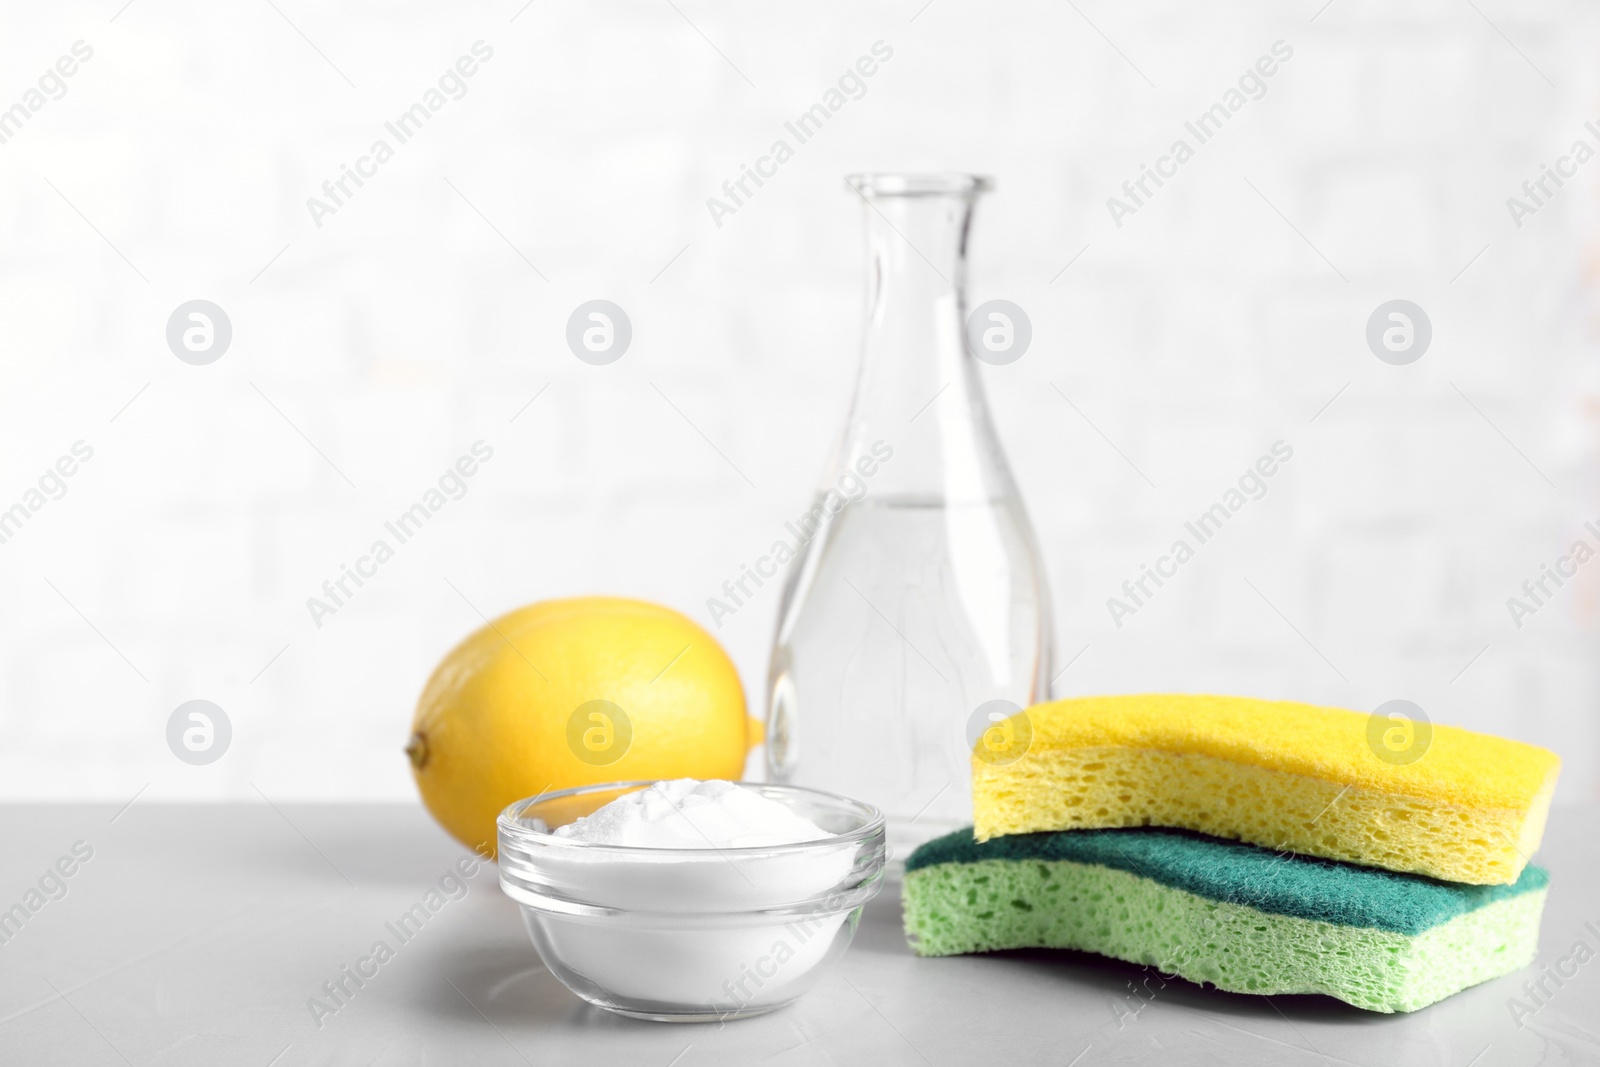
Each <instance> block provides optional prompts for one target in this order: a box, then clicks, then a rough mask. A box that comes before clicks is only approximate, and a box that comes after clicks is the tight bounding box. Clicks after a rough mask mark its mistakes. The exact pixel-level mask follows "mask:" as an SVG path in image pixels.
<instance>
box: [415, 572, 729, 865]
mask: <svg viewBox="0 0 1600 1067" xmlns="http://www.w3.org/2000/svg"><path fill="white" fill-rule="evenodd" d="M760 740H761V725H760V723H758V722H756V721H755V720H753V719H751V718H749V717H748V716H747V715H746V714H745V702H744V689H743V687H742V686H741V685H740V684H739V675H738V673H737V672H736V671H735V670H734V667H733V663H732V662H731V661H730V660H729V659H728V656H727V653H725V652H724V651H723V650H722V647H721V646H720V645H719V644H717V641H716V639H715V638H713V637H712V636H711V635H710V634H708V633H706V631H705V630H703V629H701V628H700V627H699V626H698V625H696V624H695V623H694V622H693V621H692V620H690V619H688V618H686V617H684V616H683V615H680V614H679V613H678V612H676V611H673V610H671V609H669V608H664V607H661V606H660V605H658V604H650V603H646V602H645V601H641V600H627V599H622V598H619V597H579V598H575V599H571V600H548V601H544V602H541V603H538V604H530V605H528V606H527V607H524V608H519V609H518V610H516V611H513V612H511V613H510V614H508V615H503V616H501V617H500V618H498V619H496V620H494V621H493V622H491V623H489V624H488V625H487V626H484V627H483V628H482V629H479V630H477V631H476V632H474V633H473V634H471V635H470V636H469V637H467V639H466V640H465V641H462V642H461V644H459V645H457V646H456V647H455V648H454V649H453V650H451V652H450V654H449V655H447V656H445V658H444V660H443V662H441V663H440V664H439V666H438V667H437V668H436V669H435V670H434V672H433V676H432V677H431V678H429V679H428V684H427V686H426V687H425V688H424V689H423V691H422V697H421V699H420V700H419V701H418V702H417V714H416V718H415V719H414V720H413V722H412V725H411V740H410V741H409V742H408V743H407V745H406V754H407V755H408V756H410V758H411V768H412V772H413V774H414V775H415V776H416V779H417V788H418V790H419V791H421V793H422V802H423V803H424V804H426V805H427V807H428V810H429V811H430V812H432V813H433V816H434V818H436V819H438V820H439V823H440V825H442V826H443V827H444V828H445V829H446V830H448V831H449V832H450V833H451V834H452V835H453V836H454V837H455V838H456V839H457V840H459V841H461V842H462V843H463V844H465V845H466V846H467V847H469V848H473V849H476V850H477V851H479V852H481V853H483V854H484V855H493V854H494V850H495V818H496V816H498V815H499V814H500V812H501V810H502V809H504V808H505V807H506V805H508V804H511V803H512V802H514V801H516V800H519V799H522V798H523V797H531V796H537V795H538V794H540V793H548V792H554V791H555V790H558V789H569V788H571V787H573V786H580V785H590V784H596V783H602V782H617V781H628V780H632V779H640V778H729V779H738V778H739V777H741V776H742V772H743V770H744V764H745V755H746V753H747V752H749V750H750V749H751V748H752V747H754V746H755V745H756V744H758V743H759V742H760Z"/></svg>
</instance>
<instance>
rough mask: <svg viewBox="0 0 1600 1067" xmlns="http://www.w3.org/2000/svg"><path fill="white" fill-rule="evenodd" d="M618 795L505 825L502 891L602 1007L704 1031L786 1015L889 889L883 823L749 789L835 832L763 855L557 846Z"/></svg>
mask: <svg viewBox="0 0 1600 1067" xmlns="http://www.w3.org/2000/svg"><path fill="white" fill-rule="evenodd" d="M652 784H654V783H652V782H649V781H640V782H613V783H609V784H605V785H591V786H583V787H581V788H578V789H565V790H562V791H561V792H559V793H548V794H545V795H543V796H539V797H534V798H532V799H530V800H519V801H517V802H516V803H515V804H512V805H511V806H510V807H508V808H506V810H505V811H503V812H501V813H500V819H499V844H500V852H499V862H500V888H501V889H503V890H505V893H506V895H507V896H509V897H510V898H511V899H512V900H515V901H516V902H517V903H518V904H519V905H520V906H521V909H522V921H523V925H524V926H526V927H527V928H528V936H529V937H530V938H532V939H533V944H534V947H535V948H537V949H538V950H539V955H540V957H541V958H542V959H543V960H544V962H545V966H547V967H549V968H550V971H551V973H552V974H554V975H555V976H556V977H557V978H559V979H560V980H561V982H562V984H563V985H565V986H566V987H567V988H568V989H570V990H572V991H573V992H574V993H576V994H577V995H578V996H580V997H582V998H583V999H584V1000H587V1001H588V1002H589V1003H591V1004H596V1005H599V1006H600V1007H602V1008H607V1009H609V1010H611V1011H615V1012H619V1013H621V1014H623V1015H631V1016H634V1017H635V1018H642V1019H657V1020H663V1021H681V1022H703V1021H710V1020H721V1019H736V1018H742V1017H744V1016H749V1015H760V1014H761V1013H763V1012H768V1011H772V1010H773V1009H774V1008H781V1007H783V1006H784V1005H785V1004H788V1003H790V1002H791V1001H793V1000H795V999H796V998H797V997H799V996H800V995H801V994H803V993H804V992H805V991H806V990H808V989H810V988H811V986H812V985H813V984H814V983H815V982H816V979H817V976H818V975H819V974H820V973H821V972H822V969H823V968H824V967H825V966H826V965H827V964H829V963H830V962H832V961H833V960H835V959H837V958H838V957H839V956H841V955H843V953H844V951H845V949H846V948H848V947H849V945H850V939H851V938H852V937H854V936H855V929H856V924H857V923H858V922H859V920H860V917H861V908H862V905H864V904H866V902H867V901H869V900H871V899H872V898H873V897H875V896H877V895H878V891H879V890H880V889H881V888H883V864H884V821H883V813H882V812H880V811H878V809H877V808H874V807H873V806H872V805H870V804H863V803H861V802H860V801H856V800H849V799H847V798H845V797H841V796H835V795H834V794H832V793H823V792H820V791H818V790H815V789H804V788H801V787H799V786H789V785H768V784H763V783H753V782H744V783H740V784H741V785H743V786H744V787H745V788H746V789H751V790H753V791H755V792H757V793H759V794H761V795H762V796H764V797H767V798H769V799H771V800H775V801H778V802H779V803H781V804H784V805H786V806H787V807H789V808H790V809H791V810H792V811H794V812H795V813H796V814H798V815H801V816H804V817H805V818H807V819H810V820H811V821H812V822H814V823H816V824H817V825H818V826H820V827H822V828H823V829H824V830H827V831H829V832H830V833H831V834H832V835H833V836H831V837H827V838H823V839H821V840H818V841H804V842H800V843H798V844H792V845H772V846H763V847H757V848H724V849H714V848H710V847H708V848H704V849H671V848H631V847H624V846H620V845H595V844H590V843H587V842H583V841H574V840H571V839H569V838H563V837H556V836H554V835H553V834H552V833H551V831H552V830H554V829H556V828H557V827H559V826H565V825H566V824H567V823H570V822H572V821H574V820H576V819H578V818H580V817H582V816H584V815H588V814H589V813H590V812H593V811H594V810H595V809H597V808H599V807H601V806H603V805H605V804H608V803H610V802H611V801H612V800H615V799H616V798H617V797H619V796H621V795H623V794H624V793H629V792H632V791H634V790H636V789H643V788H646V787H648V786H650V785H652Z"/></svg>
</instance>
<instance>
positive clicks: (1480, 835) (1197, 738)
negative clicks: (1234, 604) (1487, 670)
mask: <svg viewBox="0 0 1600 1067" xmlns="http://www.w3.org/2000/svg"><path fill="white" fill-rule="evenodd" d="M1007 727H1008V728H1007V729H1006V730H1005V731H1002V732H1003V733H1004V737H1005V738H1006V739H1009V743H1010V744H1012V745H1013V749H1012V750H1011V753H1010V754H1008V753H1007V750H1006V749H1005V748H1004V746H1001V747H999V748H996V747H995V745H994V739H995V737H997V736H999V735H998V734H996V733H995V731H991V732H990V734H988V735H986V736H985V738H984V739H983V740H980V741H979V743H978V745H977V746H976V747H975V749H974V753H973V761H972V779H973V780H972V806H973V821H974V830H975V834H976V837H977V839H978V840H979V841H985V840H988V839H989V838H991V837H996V836H999V835H1002V834H1021V833H1030V832H1033V831H1039V830H1079V829H1094V828H1105V827H1118V826H1152V825H1153V826H1173V827H1180V828H1183V829H1188V830H1196V831H1199V832H1200V833H1205V834H1211V835H1212V836H1214V837H1226V838H1234V839H1237V840H1241V841H1248V842H1250V843H1251V844H1255V845H1263V846H1266V847H1268V848H1281V849H1287V850H1289V851H1293V852H1297V853H1301V854H1303V855H1310V856H1323V857H1326V858H1328V859H1335V860H1343V861H1345V862H1348V863H1359V864H1364V865H1366V866H1369V867H1386V868H1388V869H1389V870H1393V871H1409V872H1413V873H1417V874H1426V875H1430V876H1432V877H1434V878H1442V879H1445V880H1447V881H1452V882H1471V883H1475V884H1479V885H1485V884H1494V883H1499V884H1510V883H1512V882H1515V881H1516V880H1517V877H1518V876H1519V875H1520V874H1521V873H1522V868H1523V866H1524V865H1525V864H1526V863H1527V861H1528V858H1529V857H1530V856H1532V855H1533V853H1534V851H1535V850H1536V849H1537V848H1538V847H1539V840H1540V838H1541V837H1542V836H1543V835H1544V823H1545V816H1546V815H1547V814H1548V812H1549V808H1550V795H1551V793H1552V792H1553V791H1554V790H1555V783H1556V774H1557V773H1558V771H1559V770H1560V767H1561V760H1560V759H1559V758H1558V757H1557V756H1556V754H1555V753H1553V752H1550V751H1548V750H1547V749H1543V748H1538V747H1536V746H1534V745H1526V744H1522V743H1521V742H1517V741H1507V740H1504V739H1501V738H1498V737H1490V736H1489V735H1487V734H1479V733H1473V732H1472V731H1470V730H1462V729H1459V728H1456V727H1453V726H1433V727H1432V728H1431V737H1425V736H1424V733H1423V730H1425V729H1426V727H1421V728H1417V732H1416V733H1415V734H1414V735H1408V736H1410V739H1411V740H1412V741H1413V742H1415V743H1416V744H1415V748H1414V749H1413V753H1415V752H1420V756H1417V757H1416V758H1414V759H1413V760H1412V761H1411V762H1403V761H1402V760H1403V759H1404V758H1405V757H1398V758H1397V757H1396V756H1394V754H1393V753H1392V751H1391V749H1386V748H1385V747H1384V745H1383V743H1382V741H1381V740H1380V739H1382V738H1383V737H1384V734H1385V732H1386V731H1389V730H1391V729H1401V730H1402V731H1403V730H1404V729H1405V726H1404V724H1399V725H1397V726H1391V725H1390V724H1389V723H1388V722H1387V721H1384V720H1380V721H1378V722H1377V723H1375V724H1374V723H1373V722H1372V716H1368V715H1365V714H1362V713H1360V712H1355V711H1344V710H1341V709H1338V708H1319V707H1313V706H1311V705H1309V704H1292V703H1287V702H1278V701H1267V700H1252V699H1249V698H1247V697H1221V696H1170V695H1146V696H1120V697H1086V698H1081V699H1076V700H1058V701H1056V702H1054V703H1050V704H1039V705H1036V706H1034V707H1031V708H1028V709H1027V710H1026V711H1022V712H1018V713H1017V714H1016V715H1014V716H1012V719H1011V721H1010V722H1009V723H1008V724H1007ZM1424 740H1425V741H1426V747H1425V748H1424V747H1423V744H1422V742H1423V741H1424ZM1024 746H1026V751H1025V752H1022V753H1021V755H1020V756H1017V755H1015V752H1016V750H1020V749H1022V748H1023V747H1024ZM1392 747H1393V746H1391V748H1392Z"/></svg>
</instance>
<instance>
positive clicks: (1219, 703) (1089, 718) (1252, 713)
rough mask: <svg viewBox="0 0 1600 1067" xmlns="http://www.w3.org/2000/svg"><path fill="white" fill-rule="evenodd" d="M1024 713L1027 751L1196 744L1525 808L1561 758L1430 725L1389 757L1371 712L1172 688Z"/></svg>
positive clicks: (1451, 798)
mask: <svg viewBox="0 0 1600 1067" xmlns="http://www.w3.org/2000/svg"><path fill="white" fill-rule="evenodd" d="M1026 714H1027V716H1028V718H1029V720H1030V724H1031V726H1032V730H1033V744H1032V748H1033V750H1035V751H1037V750H1039V749H1040V748H1045V749H1049V748H1082V747H1087V746H1098V745H1120V746H1127V747H1130V748H1155V749H1162V750H1165V751H1167V752H1195V753H1201V754H1204V755H1208V756H1215V757H1217V758H1218V759H1224V760H1228V761H1230V762H1233V763H1248V764H1254V765H1256V766H1258V767H1262V768H1265V769H1268V770H1279V771H1285V772H1288V773H1290V774H1300V775H1305V776H1307V777H1310V778H1322V779H1325V780H1327V781H1333V782H1338V783H1340V784H1341V785H1345V784H1348V785H1352V786H1355V787H1357V788H1363V789H1374V790H1380V791H1383V792H1389V793H1404V794H1406V795H1408V796H1413V797H1418V798H1420V799H1424V800H1437V801H1441V802H1443V803H1446V804H1455V805H1460V806H1463V807H1468V808H1521V807H1526V806H1527V805H1528V804H1529V803H1531V802H1532V801H1533V798H1534V797H1535V796H1537V795H1538V794H1539V792H1540V791H1541V790H1543V789H1544V788H1545V786H1546V785H1547V784H1548V783H1549V782H1551V781H1552V780H1553V779H1554V778H1555V776H1556V772H1557V771H1558V770H1559V769H1560V767H1561V758H1560V757H1559V756H1557V755H1556V754H1555V753H1554V752H1551V751H1550V750H1549V749H1546V748H1540V747H1538V746H1537V745H1529V744H1524V743H1523V742H1521V741H1508V740H1506V739H1505V738H1501V737H1494V736H1491V735H1489V734H1480V733H1474V732H1473V731H1471V730H1463V729H1461V728H1460V727H1458V726H1438V725H1435V726H1432V737H1431V739H1429V740H1428V742H1427V746H1426V748H1425V749H1424V750H1423V752H1422V755H1421V756H1420V757H1419V758H1417V759H1415V760H1414V761H1412V762H1409V763H1398V762H1391V761H1390V760H1386V759H1384V758H1383V757H1382V756H1380V755H1378V754H1377V753H1376V752H1375V751H1374V747H1373V744H1369V738H1368V723H1369V722H1370V721H1371V719H1372V716H1371V715H1366V714H1363V713H1361V712H1359V711H1346V710H1345V709H1343V708H1323V707H1317V706H1316V705H1313V704H1296V703H1293V702H1290V701H1286V700H1255V699H1252V698H1250V697H1224V696H1182V695H1171V694H1148V695H1139V696H1111V697H1081V698H1078V699H1074V700H1058V701H1055V702H1054V703H1050V704H1039V705H1036V706H1035V707H1031V708H1029V709H1027V712H1026ZM1379 725H1380V727H1381V729H1380V730H1379V731H1377V733H1378V738H1377V739H1376V741H1375V744H1376V745H1377V746H1378V747H1379V748H1382V747H1383V744H1384V742H1383V739H1382V737H1383V734H1386V733H1388V732H1389V731H1391V730H1401V731H1405V727H1404V726H1403V725H1400V724H1398V723H1396V722H1392V721H1382V722H1380V724H1379ZM1392 740H1393V741H1395V742H1399V744H1400V745H1409V744H1418V745H1419V747H1420V731H1418V730H1417V729H1416V728H1415V727H1413V728H1412V729H1411V730H1410V731H1409V736H1408V737H1406V736H1400V737H1393V738H1392ZM1397 747H1399V746H1397Z"/></svg>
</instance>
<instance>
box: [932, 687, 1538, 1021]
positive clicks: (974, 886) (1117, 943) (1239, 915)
mask: <svg viewBox="0 0 1600 1067" xmlns="http://www.w3.org/2000/svg"><path fill="white" fill-rule="evenodd" d="M1013 718H1014V719H1015V720H1016V721H1015V722H1014V723H1012V724H1009V725H1008V729H1007V730H1006V731H1004V736H1005V737H1006V738H1009V739H1016V738H1023V739H1025V740H1024V743H1023V744H1024V747H1025V751H1023V752H1021V753H1016V752H1012V753H1009V754H1008V753H1004V752H1002V753H1000V755H1001V756H1002V757H1004V758H996V755H997V753H996V752H995V751H994V750H993V749H992V747H991V748H990V749H988V750H985V747H984V744H983V743H982V742H980V745H979V746H978V749H977V750H976V752H975V755H974V760H973V780H974V781H973V808H974V820H975V829H974V831H959V832H957V833H955V834H951V835H949V836H947V837H944V838H940V839H938V840H936V841H932V842H929V843H928V844H926V845H924V846H923V847H922V848H921V849H919V850H918V851H917V852H916V853H915V854H913V855H912V857H911V858H910V860H908V862H907V865H906V871H907V873H906V880H905V889H904V893H905V915H906V931H907V935H908V937H909V938H910V940H911V942H912V944H913V947H914V948H915V949H916V951H917V952H918V954H919V955H924V956H937V955H949V954H952V953H960V952H976V951H989V950H993V949H1000V948H1018V947H1024V946H1047V947H1056V948H1076V949H1083V950H1087V951H1093V952H1099V953H1103V954H1105V955H1109V956H1115V957H1117V958H1119V959H1125V960H1129V961H1131V962H1135V963H1147V964H1155V965H1156V966H1158V967H1160V968H1161V969H1162V970H1163V971H1165V972H1167V973H1175V974H1178V975H1181V976H1183V977H1185V978H1189V979H1191V980H1193V981H1197V982H1210V983H1212V984H1214V985H1216V986H1218V987H1219V988H1223V989H1228V990H1233V991H1236V992H1247V993H1268V994H1270V993H1299V992H1318V993H1327V994H1330V995H1332V996H1335V997H1338V998H1339V999H1341V1000H1344V1001H1346V1002H1348V1003H1351V1004H1354V1005H1357V1006H1358V1007H1362V1008H1367V1009H1370V1010H1373V1011H1386V1012H1392V1011H1413V1010H1415V1009H1417V1008H1420V1007H1423V1006H1425V1005H1427V1004H1431V1003H1433V1002H1434V1001H1437V1000H1440V999H1442V998H1444V997H1446V996H1449V995H1450V994H1452V993H1454V992H1457V991H1459V990H1461V989H1464V988H1466V987H1468V986H1471V985H1475V984H1477V983H1478V982H1482V981H1485V980H1487V979H1489V978H1493V977H1496V976H1498V975H1501V974H1505V973H1508V972H1510V971H1513V970H1516V969H1517V968H1520V967H1522V966H1525V965H1526V964H1527V963H1528V962H1530V961H1531V960H1532V958H1533V956H1534V953H1535V949H1536V945H1537V940H1538V926H1539V917H1540V914H1541V911H1542V909H1543V905H1544V898H1545V892H1546V887H1547V884H1548V879H1547V877H1546V875H1545V872H1544V871H1542V870H1541V869H1539V868H1537V867H1532V866H1528V865H1527V860H1526V857H1527V856H1528V855H1531V854H1532V852H1533V851H1534V850H1535V849H1536V848H1537V847H1538V844H1539V839H1540V836H1541V834H1542V832H1543V827H1544V820H1545V816H1546V813H1547V811H1548V808H1549V803H1550V796H1551V793H1552V791H1553V789H1554V786H1555V778H1556V774H1557V772H1558V770H1559V765H1560V761H1559V760H1558V759H1557V757H1556V756H1555V755H1554V754H1553V753H1550V752H1548V751H1546V750H1544V749H1540V748H1535V747H1533V746H1531V745H1523V744H1519V743H1517V742H1513V741H1505V740H1501V739H1499V738H1493V737H1488V736H1485V735H1482V734H1475V733H1471V732H1469V731H1466V730H1459V729H1454V728H1451V727H1433V728H1432V734H1431V739H1429V742H1428V745H1427V748H1426V751H1425V752H1423V753H1422V758H1418V759H1414V760H1410V761H1406V760H1396V759H1393V758H1387V750H1385V749H1384V748H1383V747H1382V745H1381V744H1379V743H1378V742H1377V739H1376V737H1375V736H1374V735H1371V734H1370V733H1369V717H1368V716H1365V715H1362V714H1360V713H1357V712H1350V711H1342V710H1338V709H1332V708H1317V707H1311V706H1309V705H1303V704H1287V703H1272V702H1267V701H1259V700H1248V699H1244V698H1230V697H1206V696H1139V697H1113V698H1091V699H1084V700H1068V701H1058V702H1056V703H1053V704H1043V705H1039V706H1036V707H1034V708H1030V709H1028V710H1027V711H1025V712H1021V713H1019V715H1018V716H1015V717H1013ZM1380 725H1381V724H1380ZM1163 828H1165V829H1163Z"/></svg>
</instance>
